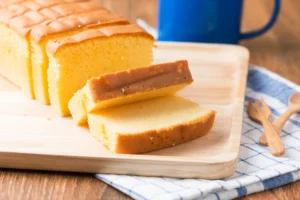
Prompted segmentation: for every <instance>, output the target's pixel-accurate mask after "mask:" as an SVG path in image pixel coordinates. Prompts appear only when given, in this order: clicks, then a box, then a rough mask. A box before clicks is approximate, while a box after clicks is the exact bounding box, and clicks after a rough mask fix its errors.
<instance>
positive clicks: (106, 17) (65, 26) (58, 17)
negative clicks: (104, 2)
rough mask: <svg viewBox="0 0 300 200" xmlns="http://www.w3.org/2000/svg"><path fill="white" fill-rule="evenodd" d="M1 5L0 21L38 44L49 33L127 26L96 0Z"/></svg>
mask: <svg viewBox="0 0 300 200" xmlns="http://www.w3.org/2000/svg"><path fill="white" fill-rule="evenodd" d="M1 2H2V1H0V21H1V22H3V23H5V24H7V25H8V26H9V27H11V28H12V29H14V30H15V31H16V32H18V33H19V34H20V35H21V36H27V35H28V34H29V33H30V37H31V39H33V40H35V41H37V42H39V41H40V40H41V39H43V38H44V37H45V36H47V35H49V34H55V33H61V32H64V31H69V30H74V29H77V28H85V27H91V26H99V27H100V26H101V25H106V24H128V23H129V22H128V20H126V19H124V18H123V17H121V16H119V15H115V14H112V13H111V12H110V11H108V10H107V9H105V8H104V7H102V6H101V4H100V3H99V2H98V1H96V0H64V1H61V0H47V1H45V0H31V1H22V0H19V1H18V0H17V1H16V3H11V4H10V3H6V4H5V5H4V3H3V5H2V4H1ZM1 5H2V6H1Z"/></svg>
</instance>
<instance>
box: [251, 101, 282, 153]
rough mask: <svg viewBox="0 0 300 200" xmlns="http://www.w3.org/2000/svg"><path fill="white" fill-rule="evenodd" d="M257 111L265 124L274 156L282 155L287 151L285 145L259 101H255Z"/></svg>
mask: <svg viewBox="0 0 300 200" xmlns="http://www.w3.org/2000/svg"><path fill="white" fill-rule="evenodd" d="M255 105H256V111H257V113H258V115H259V118H260V121H261V123H262V124H263V127H264V131H265V134H266V138H267V141H268V143H269V147H270V149H271V152H272V154H273V156H281V155H283V154H284V152H285V148H284V145H283V143H282V141H281V139H280V137H279V135H278V134H277V131H276V129H275V128H274V127H273V125H272V123H271V122H270V121H269V119H268V118H267V117H266V115H265V113H264V112H263V111H262V109H261V108H260V105H259V102H258V101H257V100H256V101H255ZM263 106H264V105H263Z"/></svg>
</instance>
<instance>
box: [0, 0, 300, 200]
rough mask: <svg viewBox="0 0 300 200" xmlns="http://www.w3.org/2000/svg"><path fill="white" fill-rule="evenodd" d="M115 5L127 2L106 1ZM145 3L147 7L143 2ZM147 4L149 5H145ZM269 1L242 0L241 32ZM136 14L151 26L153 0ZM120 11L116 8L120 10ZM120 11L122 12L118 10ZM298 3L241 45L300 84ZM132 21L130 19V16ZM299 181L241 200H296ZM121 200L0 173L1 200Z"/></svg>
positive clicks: (30, 175) (79, 178) (81, 182)
mask: <svg viewBox="0 0 300 200" xmlns="http://www.w3.org/2000/svg"><path fill="white" fill-rule="evenodd" d="M111 1H114V2H116V3H115V6H116V7H118V6H117V4H118V3H117V2H119V1H126V0H111ZM141 1H143V2H147V6H144V5H145V4H143V3H137V2H141ZM149 2H150V3H149ZM272 2H273V1H271V0H245V3H246V5H245V15H244V20H243V30H244V31H246V30H253V29H256V28H259V27H261V26H262V25H263V24H264V23H265V22H266V21H267V20H268V17H269V15H270V13H271V10H272ZM131 6H132V7H133V8H134V9H135V11H134V12H135V13H139V14H138V15H139V16H143V17H144V18H147V19H148V21H149V22H150V24H151V25H155V24H156V17H155V15H156V10H155V7H156V0H131ZM119 8H120V6H119ZM120 10H122V9H120ZM299 10H300V1H299V0H283V1H282V10H281V14H280V17H279V19H278V21H277V23H276V24H275V26H274V28H272V30H270V31H269V32H268V33H266V34H264V35H263V36H261V37H258V38H257V39H252V40H248V41H243V42H242V43H241V44H242V45H244V46H246V47H248V48H249V49H250V51H251V59H250V62H251V63H253V64H256V65H261V66H264V67H265V68H267V69H269V70H271V71H273V72H275V73H277V74H279V75H281V76H283V77H285V78H287V79H289V80H291V81H293V82H295V83H297V84H300V78H299V77H300V56H299V55H300V34H299V33H300V12H298V11H299ZM133 18H134V16H133ZM299 188H300V182H296V183H292V184H289V185H286V186H283V187H280V188H277V189H273V190H269V191H266V192H260V193H257V194H253V195H249V196H247V197H244V198H243V199H245V200H260V199H261V200H264V199H270V200H273V199H280V200H290V199H295V198H296V197H298V196H300V191H299ZM54 197H57V199H63V197H65V198H64V199H120V200H127V199H130V198H129V197H127V196H125V195H123V194H122V193H120V192H118V191H117V190H115V189H113V188H112V187H110V186H108V185H106V184H104V183H103V182H101V181H99V180H96V179H95V178H94V177H93V176H91V175H87V174H75V173H72V174H67V173H52V172H29V171H15V170H2V171H1V172H0V199H55V198H54Z"/></svg>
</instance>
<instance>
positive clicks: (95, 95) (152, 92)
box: [69, 60, 193, 125]
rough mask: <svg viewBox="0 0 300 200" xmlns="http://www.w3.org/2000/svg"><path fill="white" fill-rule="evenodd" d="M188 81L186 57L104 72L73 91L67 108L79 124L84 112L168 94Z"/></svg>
mask: <svg viewBox="0 0 300 200" xmlns="http://www.w3.org/2000/svg"><path fill="white" fill-rule="evenodd" d="M192 82H193V79H192V75H191V73H190V70H189V67H188V62H187V61H186V60H181V61H176V62H170V63H163V64H158V65H152V66H147V67H140V68H136V69H131V70H127V71H121V72H116V73H111V74H105V75H102V76H100V77H97V78H92V79H90V80H89V81H88V82H87V84H86V85H85V87H84V88H83V89H81V90H79V91H78V92H76V93H75V95H74V96H73V97H72V99H71V100H70V101H69V109H70V111H71V115H72V117H73V119H74V120H75V122H76V123H77V124H78V125H83V124H86V123H87V113H88V112H93V111H96V110H99V109H104V108H109V107H114V106H118V105H122V104H128V103H132V102H137V101H141V100H146V99H153V98H155V97H161V96H166V95H172V94H174V93H176V92H177V91H178V90H180V89H182V88H184V87H186V86H187V85H189V84H190V83H192Z"/></svg>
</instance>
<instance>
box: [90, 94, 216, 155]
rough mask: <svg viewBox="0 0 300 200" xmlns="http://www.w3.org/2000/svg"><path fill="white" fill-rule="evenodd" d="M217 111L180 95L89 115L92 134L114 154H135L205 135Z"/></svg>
mask: <svg viewBox="0 0 300 200" xmlns="http://www.w3.org/2000/svg"><path fill="white" fill-rule="evenodd" d="M214 118H215V112H214V111H212V110H209V109H205V108H202V107H200V106H199V105H198V104H197V103H194V102H192V101H189V100H186V99H184V98H181V97H177V96H169V97H162V98H156V99H152V100H147V101H141V102H137V103H132V104H128V105H124V106H119V107H113V108H108V109H104V110H99V111H97V112H95V113H90V114H88V124H89V127H90V131H91V134H92V136H93V137H95V138H96V139H97V140H99V141H101V142H102V143H103V144H104V145H105V146H106V147H107V148H108V149H109V150H111V151H112V152H114V153H124V154H136V153H145V152H150V151H154V150H157V149H161V148H165V147H170V146H174V145H178V144H181V143H184V142H187V141H190V140H193V139H196V138H198V137H201V136H204V135H206V134H207V133H208V132H209V130H210V129H211V128H212V126H213V123H214Z"/></svg>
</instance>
